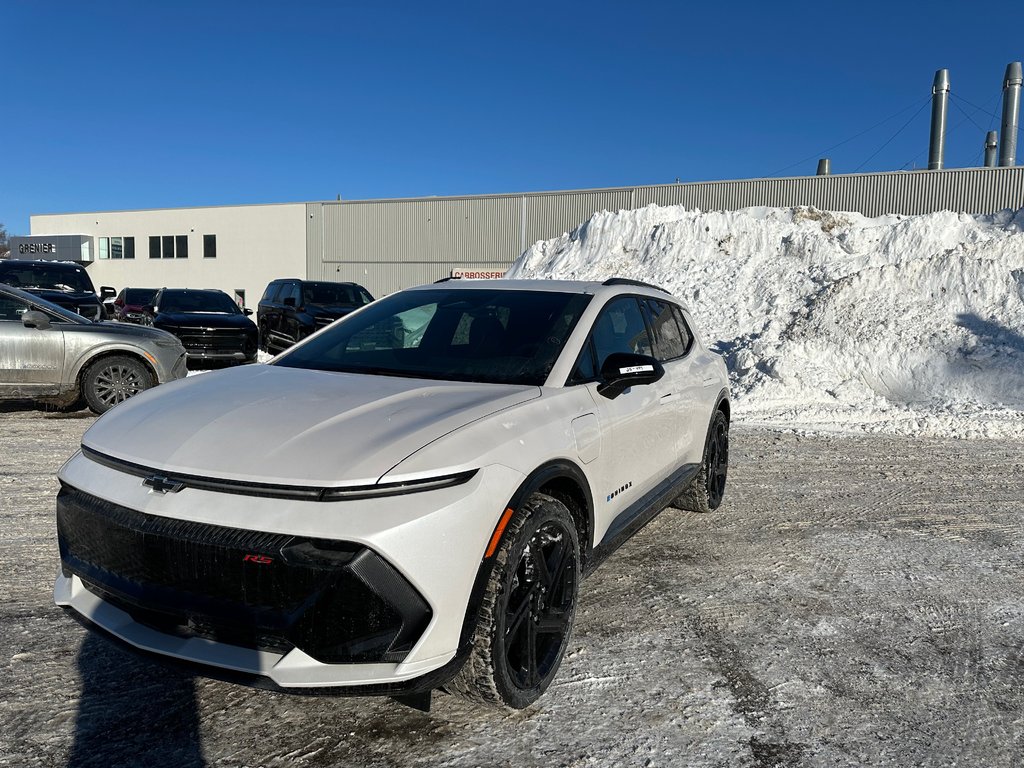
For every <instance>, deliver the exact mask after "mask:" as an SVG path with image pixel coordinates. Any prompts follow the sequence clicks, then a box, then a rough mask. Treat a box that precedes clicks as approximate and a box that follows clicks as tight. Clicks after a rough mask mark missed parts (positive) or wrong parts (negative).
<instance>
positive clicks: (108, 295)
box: [100, 285, 117, 301]
mask: <svg viewBox="0 0 1024 768" xmlns="http://www.w3.org/2000/svg"><path fill="white" fill-rule="evenodd" d="M115 296H117V291H115V290H114V289H113V288H111V287H110V286H109V285H101V286H100V301H106V300H107V299H112V298H114V297H115Z"/></svg>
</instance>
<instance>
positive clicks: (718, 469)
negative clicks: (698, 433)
mask: <svg viewBox="0 0 1024 768" xmlns="http://www.w3.org/2000/svg"><path fill="white" fill-rule="evenodd" d="M705 462H706V464H707V488H708V506H709V507H711V509H717V508H718V506H719V505H720V504H721V503H722V497H723V496H724V495H725V475H726V472H727V471H728V469H729V425H728V424H727V423H726V421H725V419H724V418H721V419H715V421H714V423H713V424H712V425H711V438H710V440H709V441H708V453H707V458H706V459H705Z"/></svg>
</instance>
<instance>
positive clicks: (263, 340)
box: [256, 278, 373, 352]
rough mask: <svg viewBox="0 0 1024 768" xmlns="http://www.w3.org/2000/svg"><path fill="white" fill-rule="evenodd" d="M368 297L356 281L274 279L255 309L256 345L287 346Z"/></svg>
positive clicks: (272, 349) (273, 349)
mask: <svg viewBox="0 0 1024 768" xmlns="http://www.w3.org/2000/svg"><path fill="white" fill-rule="evenodd" d="M371 301H373V296H371V295H370V292H369V291H367V290H366V289H365V288H363V286H361V285H359V284H358V283H331V282H326V281H320V280H298V279H295V278H289V279H282V280H274V281H273V282H271V283H270V285H268V286H267V290H266V291H264V292H263V298H262V299H260V303H259V306H258V307H257V310H256V324H257V325H258V326H259V330H260V349H263V350H266V351H267V352H276V351H280V350H283V349H287V348H288V347H290V346H291V345H292V344H295V343H296V342H298V341H302V340H303V339H304V338H306V337H307V336H309V335H310V334H312V333H315V332H316V331H319V330H320V329H321V328H325V327H326V326H328V325H330V324H331V323H333V322H334V321H335V320H337V319H338V318H340V317H344V316H345V315H347V314H348V313H349V312H352V311H354V310H356V309H359V308H360V307H362V306H364V305H366V304H369V303H370V302H371Z"/></svg>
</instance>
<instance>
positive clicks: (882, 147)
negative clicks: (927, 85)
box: [853, 96, 932, 173]
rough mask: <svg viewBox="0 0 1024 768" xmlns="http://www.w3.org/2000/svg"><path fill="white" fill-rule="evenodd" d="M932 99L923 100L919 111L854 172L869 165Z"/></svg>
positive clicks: (854, 170)
mask: <svg viewBox="0 0 1024 768" xmlns="http://www.w3.org/2000/svg"><path fill="white" fill-rule="evenodd" d="M931 100H932V97H931V96H929V97H928V98H927V99H925V100H924V102H923V103H922V104H921V106H920V107H918V108H917V112H915V113H914V114H912V115H911V116H910V119H909V120H907V122H905V123H904V124H903V125H902V126H900V129H899V130H898V131H896V133H894V134H893V135H892V136H890V137H889V138H888V140H887V141H886V142H885V144H883V145H882V146H880V147H879V148H878V149H876V150H875V152H874V154H873V155H871V157H869V158H868V159H867V160H865V161H864V162H863V163H861V164H860V165H858V166H857V167H856V168H854V169H853V172H854V173H856V172H857V171H859V170H860V169H861V168H863V167H864V166H865V165H867V164H868V163H870V162H871V161H872V160H873V159H874V157H875V155H877V154H878V153H879V152H881V151H882V150H883V149H885V148H886V147H887V146H889V142H891V141H892V140H893V139H895V138H896V137H897V136H899V135H900V134H901V133H903V131H904V129H905V128H906V127H907V126H908V125H910V124H911V123H912V122H914V118H916V117H917V116H918V115H919V114H921V110H922V109H924V108H925V107H926V106H928V102H929V101H931ZM904 111H906V110H904Z"/></svg>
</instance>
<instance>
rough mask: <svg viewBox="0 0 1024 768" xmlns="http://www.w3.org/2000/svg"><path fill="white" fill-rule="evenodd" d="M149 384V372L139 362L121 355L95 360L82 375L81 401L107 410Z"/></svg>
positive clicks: (150, 385)
mask: <svg viewBox="0 0 1024 768" xmlns="http://www.w3.org/2000/svg"><path fill="white" fill-rule="evenodd" d="M153 383H154V382H153V375H152V374H151V373H150V372H149V371H148V370H147V369H146V367H145V366H144V365H143V364H142V363H140V362H139V361H138V360H135V359H133V358H130V357H125V356H121V355H117V356H114V357H105V358H103V359H101V360H97V361H96V362H95V363H93V364H92V365H90V366H89V368H88V369H87V370H86V372H85V374H84V375H83V376H82V390H83V394H84V395H85V401H86V402H87V403H88V404H89V408H91V409H92V410H93V411H94V412H96V413H105V412H106V411H109V410H110V409H111V408H113V407H114V406H115V405H117V404H118V403H123V402H124V401H125V400H127V399H128V398H130V397H133V396H135V395H137V394H138V393H139V392H142V391H143V390H146V389H149V388H150V387H152V386H153Z"/></svg>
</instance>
